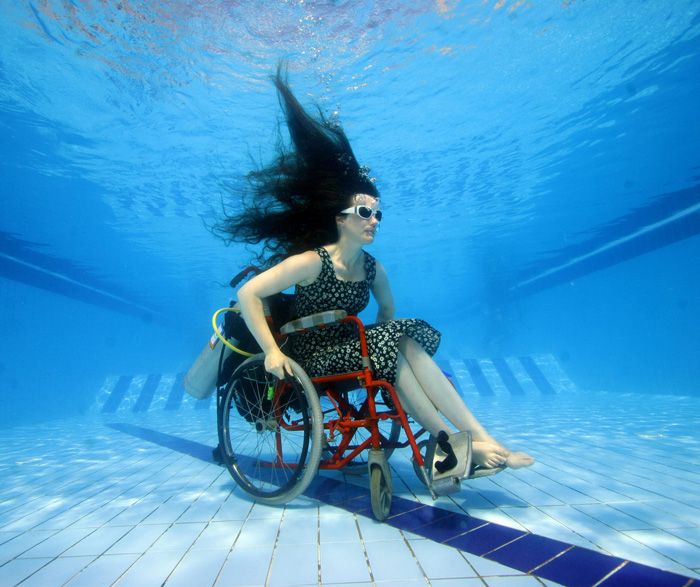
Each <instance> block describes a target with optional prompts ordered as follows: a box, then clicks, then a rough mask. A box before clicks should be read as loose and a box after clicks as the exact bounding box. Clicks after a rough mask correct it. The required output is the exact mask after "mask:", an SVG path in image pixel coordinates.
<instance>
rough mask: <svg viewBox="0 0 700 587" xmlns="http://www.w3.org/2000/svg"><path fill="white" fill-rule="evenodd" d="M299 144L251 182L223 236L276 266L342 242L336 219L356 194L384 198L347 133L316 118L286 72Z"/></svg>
mask: <svg viewBox="0 0 700 587" xmlns="http://www.w3.org/2000/svg"><path fill="white" fill-rule="evenodd" d="M272 81H273V83H274V84H275V86H276V87H277V92H278V96H279V100H280V105H281V106H282V110H283V112H284V117H285V121H286V124H287V129H288V130H289V135H290V138H291V144H290V145H289V146H285V145H284V144H282V143H280V145H278V147H277V155H276V157H275V158H274V160H273V161H272V163H271V164H269V165H268V166H266V167H263V168H261V169H257V170H254V171H251V172H250V173H248V175H247V180H248V184H249V187H250V189H249V191H248V192H247V193H245V194H243V209H242V210H241V211H240V212H238V213H236V214H232V215H228V214H226V213H224V218H223V220H222V221H221V222H220V223H219V225H218V226H217V232H218V233H219V234H220V235H221V236H222V237H223V238H224V239H225V240H226V241H227V242H229V243H230V242H244V243H248V244H258V243H261V242H262V243H263V248H262V251H261V252H260V254H259V256H258V261H259V262H261V264H262V265H263V266H264V267H269V266H272V265H274V264H276V263H278V262H279V261H282V260H283V259H285V258H286V257H288V256H290V255H295V254H297V253H302V252H304V251H307V250H309V249H313V248H316V247H320V246H322V245H325V244H328V243H332V242H335V241H337V240H338V229H337V226H336V221H335V217H336V216H337V215H338V213H339V212H340V211H341V210H343V209H344V208H347V207H348V206H349V205H350V203H349V202H350V200H351V198H352V196H353V195H354V194H358V193H362V194H368V195H370V196H373V197H375V198H378V197H379V192H378V190H377V188H376V187H375V185H374V180H373V179H371V178H370V177H369V174H368V170H367V169H366V168H364V167H360V165H359V163H358V162H357V159H355V155H354V153H353V152H352V148H351V147H350V142H349V141H348V138H347V137H346V136H345V133H344V132H343V130H342V128H341V127H340V126H339V125H338V124H336V123H334V122H332V121H329V120H327V119H326V117H325V116H324V115H323V112H321V109H320V108H319V109H318V117H317V118H314V117H312V116H311V115H310V114H309V113H308V112H306V110H304V108H303V107H302V106H301V104H300V103H299V101H298V100H297V99H296V98H295V97H294V94H292V92H291V90H290V89H289V85H288V83H287V81H286V79H284V78H283V76H282V68H281V67H278V69H277V73H276V75H275V76H273V77H272Z"/></svg>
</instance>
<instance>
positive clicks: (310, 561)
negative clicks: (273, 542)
mask: <svg viewBox="0 0 700 587" xmlns="http://www.w3.org/2000/svg"><path fill="white" fill-rule="evenodd" d="M318 576H319V561H318V548H317V547H316V545H315V544H314V545H310V544H279V545H278V546H277V548H276V549H275V552H274V554H273V557H272V566H271V568H270V575H269V577H268V581H267V585H269V586H270V587H283V586H284V587H286V586H290V585H316V584H318Z"/></svg>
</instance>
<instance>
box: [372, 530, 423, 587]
mask: <svg viewBox="0 0 700 587" xmlns="http://www.w3.org/2000/svg"><path fill="white" fill-rule="evenodd" d="M365 548H366V549H367V555H368V557H369V565H370V568H371V569H372V575H373V576H374V580H375V581H398V580H401V581H410V580H418V579H424V575H423V572H422V571H421V570H420V568H419V567H418V561H417V560H416V559H415V557H414V556H413V553H412V552H411V551H410V550H409V548H408V545H407V544H406V543H405V542H400V541H398V540H389V541H384V542H367V543H365Z"/></svg>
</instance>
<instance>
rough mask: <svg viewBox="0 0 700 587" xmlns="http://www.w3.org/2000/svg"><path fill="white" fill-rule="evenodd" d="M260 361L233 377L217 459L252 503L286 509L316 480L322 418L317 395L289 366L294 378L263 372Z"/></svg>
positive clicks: (295, 367)
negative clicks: (281, 377) (218, 458)
mask: <svg viewBox="0 0 700 587" xmlns="http://www.w3.org/2000/svg"><path fill="white" fill-rule="evenodd" d="M264 360H265V357H264V355H262V354H260V355H255V356H253V357H250V358H249V359H247V360H246V361H245V362H244V363H243V364H242V365H240V367H238V368H237V369H236V371H234V373H233V375H232V376H231V379H230V380H229V383H228V385H227V387H226V391H225V393H224V399H223V402H222V405H221V420H220V424H219V425H220V431H219V432H220V434H219V436H220V438H221V442H222V444H221V456H222V458H223V461H224V463H225V465H226V468H227V469H228V470H229V472H230V473H231V476H232V477H233V479H234V480H235V481H236V483H237V484H238V485H239V486H240V487H241V488H242V489H243V490H244V491H245V492H246V493H248V494H249V495H251V496H252V497H254V498H255V500H256V501H258V502H261V503H265V504H272V505H274V504H283V503H287V502H288V501H291V500H292V499H294V498H295V497H296V496H297V495H299V494H300V493H301V492H302V491H304V490H305V489H306V488H307V487H308V486H309V483H311V481H312V480H313V478H314V477H315V476H316V473H317V471H318V463H319V461H320V459H321V448H322V442H321V440H322V437H323V417H322V415H321V408H320V405H319V401H318V395H317V394H316V389H315V388H314V386H313V384H312V383H311V381H310V380H309V378H308V376H307V375H306V373H304V371H303V370H302V368H301V367H299V365H297V364H296V363H295V362H293V361H292V367H293V372H294V377H290V378H289V379H288V381H286V382H280V381H279V380H278V379H277V378H276V377H275V376H274V375H272V374H270V373H267V372H266V371H265V365H264Z"/></svg>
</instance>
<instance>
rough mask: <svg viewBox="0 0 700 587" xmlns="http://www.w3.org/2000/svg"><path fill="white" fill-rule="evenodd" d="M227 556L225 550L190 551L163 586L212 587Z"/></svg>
mask: <svg viewBox="0 0 700 587" xmlns="http://www.w3.org/2000/svg"><path fill="white" fill-rule="evenodd" d="M227 556H228V551H226V550H190V551H189V552H188V553H187V554H185V556H184V557H183V558H182V560H181V561H180V562H179V564H178V565H177V566H176V567H175V569H174V570H173V572H172V574H171V575H170V577H168V580H167V582H166V583H165V584H166V585H167V586H168V587H192V586H193V585H197V586H201V587H205V586H207V587H208V586H209V585H213V584H214V582H215V581H216V577H217V575H218V574H219V571H220V570H221V567H222V566H223V564H224V561H225V560H226V557H227Z"/></svg>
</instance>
